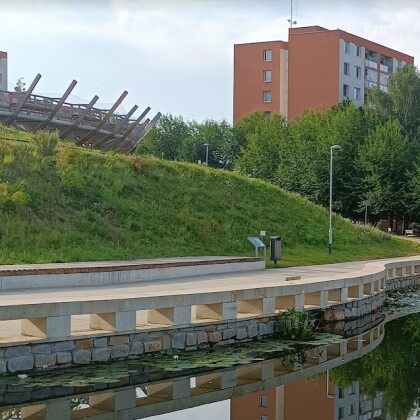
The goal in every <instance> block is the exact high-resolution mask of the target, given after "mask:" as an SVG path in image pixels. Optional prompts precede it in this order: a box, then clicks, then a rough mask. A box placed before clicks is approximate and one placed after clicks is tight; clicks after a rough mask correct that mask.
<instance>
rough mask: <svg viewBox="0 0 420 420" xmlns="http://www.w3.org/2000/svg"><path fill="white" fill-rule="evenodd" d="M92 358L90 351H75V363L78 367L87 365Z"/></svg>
mask: <svg viewBox="0 0 420 420" xmlns="http://www.w3.org/2000/svg"><path fill="white" fill-rule="evenodd" d="M91 358H92V352H91V351H90V350H75V351H74V353H73V361H74V363H75V364H76V365H87V364H89V363H90V360H91Z"/></svg>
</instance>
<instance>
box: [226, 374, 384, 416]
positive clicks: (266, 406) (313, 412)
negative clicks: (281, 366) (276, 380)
mask: <svg viewBox="0 0 420 420" xmlns="http://www.w3.org/2000/svg"><path fill="white" fill-rule="evenodd" d="M230 412H231V417H230V420H302V419H308V420H309V419H310V420H342V419H346V420H368V419H379V418H382V417H380V416H382V394H378V395H377V396H376V397H375V399H374V400H373V401H372V400H370V399H368V398H367V397H366V396H364V395H363V394H361V393H360V390H359V384H358V383H357V382H353V383H352V385H351V386H350V387H348V388H340V387H338V386H336V385H334V384H333V383H330V386H329V394H328V395H327V389H326V381H325V377H323V376H318V377H315V378H312V379H304V380H301V381H298V382H293V383H290V384H286V385H283V386H280V387H277V388H274V389H270V390H266V391H262V392H256V393H253V394H249V395H247V396H241V397H237V398H232V400H231V408H230Z"/></svg>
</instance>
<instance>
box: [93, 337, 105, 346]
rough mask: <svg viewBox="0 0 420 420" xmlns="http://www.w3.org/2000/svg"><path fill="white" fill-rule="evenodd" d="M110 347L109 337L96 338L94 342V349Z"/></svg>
mask: <svg viewBox="0 0 420 420" xmlns="http://www.w3.org/2000/svg"><path fill="white" fill-rule="evenodd" d="M107 345H108V337H100V338H95V339H94V340H93V346H94V347H106V346H107Z"/></svg>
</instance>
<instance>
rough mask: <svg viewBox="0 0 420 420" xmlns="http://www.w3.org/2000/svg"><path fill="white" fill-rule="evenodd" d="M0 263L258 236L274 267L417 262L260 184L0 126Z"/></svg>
mask: <svg viewBox="0 0 420 420" xmlns="http://www.w3.org/2000/svg"><path fill="white" fill-rule="evenodd" d="M0 137H8V138H9V139H10V138H15V139H19V138H20V139H24V140H30V143H29V144H26V143H19V142H11V141H10V140H8V141H4V140H1V139H0V264H13V263H28V262H30V263H35V262H65V261H93V260H110V259H132V258H149V257H170V256H192V255H253V250H252V248H251V246H250V244H248V242H247V239H246V238H247V237H248V236H256V235H258V232H259V231H260V230H261V229H264V230H267V233H268V235H271V234H276V235H280V236H282V238H283V260H282V262H281V265H284V266H285V265H297V264H312V263H327V262H337V261H346V260H357V259H369V258H379V257H391V256H400V255H409V254H420V246H419V245H417V244H414V243H410V242H408V241H403V240H399V239H396V238H393V237H391V236H389V235H386V234H383V233H381V232H379V231H377V230H375V229H371V228H364V227H360V226H353V225H352V224H351V223H350V222H349V221H347V220H344V219H342V218H340V217H338V216H337V217H334V234H335V235H334V240H335V249H334V254H333V256H332V257H331V256H329V255H328V246H327V238H328V213H327V211H326V210H325V209H323V208H321V207H319V206H317V205H314V204H312V203H310V202H309V201H307V200H305V199H303V198H301V197H299V196H297V195H295V194H291V193H288V192H285V191H283V190H281V189H279V188H277V187H275V186H273V185H270V184H267V183H265V182H262V181H259V180H255V179H248V178H244V177H241V176H239V175H236V174H234V173H228V172H223V171H219V170H213V169H210V168H206V167H203V166H197V165H191V164H184V163H174V162H167V161H160V160H156V159H151V158H145V157H138V156H136V157H126V156H121V155H116V154H100V153H98V152H94V151H87V150H83V149H79V148H76V147H74V146H72V145H69V144H66V143H61V144H58V145H56V144H55V143H56V140H55V138H54V136H52V135H49V134H45V133H42V134H40V135H36V136H34V137H33V138H30V137H29V136H28V135H27V134H25V133H21V132H19V131H17V130H10V129H5V128H4V127H1V126H0Z"/></svg>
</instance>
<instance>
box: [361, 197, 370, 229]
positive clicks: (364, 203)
mask: <svg viewBox="0 0 420 420" xmlns="http://www.w3.org/2000/svg"><path fill="white" fill-rule="evenodd" d="M362 204H363V205H364V206H365V225H367V223H368V206H369V204H370V203H369V201H368V200H365V201H362Z"/></svg>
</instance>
